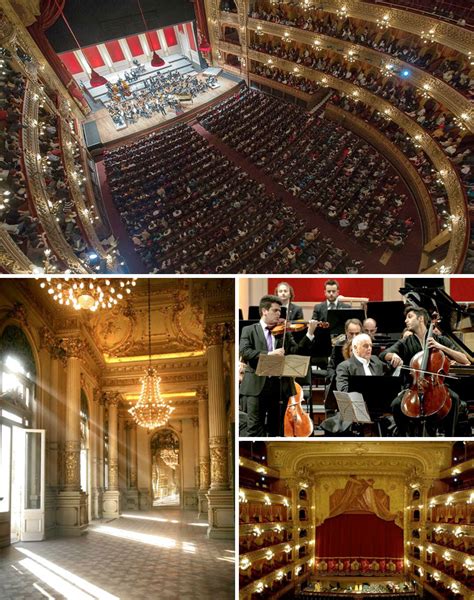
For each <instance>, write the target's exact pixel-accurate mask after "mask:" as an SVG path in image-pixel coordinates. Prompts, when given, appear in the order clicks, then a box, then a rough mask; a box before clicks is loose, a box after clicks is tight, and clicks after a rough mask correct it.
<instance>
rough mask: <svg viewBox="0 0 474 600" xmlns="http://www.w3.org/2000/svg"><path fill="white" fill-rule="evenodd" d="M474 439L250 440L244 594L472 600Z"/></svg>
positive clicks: (244, 489)
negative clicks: (364, 440) (401, 441)
mask: <svg viewBox="0 0 474 600" xmlns="http://www.w3.org/2000/svg"><path fill="white" fill-rule="evenodd" d="M473 475H474V446H473V444H472V442H445V441H443V442H406V443H394V442H348V441H346V442H337V441H333V442H311V441H309V442H294V443H288V442H274V441H272V442H266V443H265V442H262V441H260V442H241V443H240V488H239V523H240V525H239V596H240V598H241V600H250V599H256V598H297V599H301V600H313V599H314V600H317V599H320V600H332V599H336V598H339V597H341V598H351V599H352V598H363V599H364V600H370V599H374V600H382V599H384V598H386V599H387V600H397V599H399V598H400V599H405V600H416V599H418V598H425V599H429V600H431V599H435V600H444V599H449V600H454V599H457V600H461V599H464V600H467V599H469V598H472V586H473V572H474V561H473V543H474V531H473V526H472V523H473V521H474V512H473V506H474V477H473Z"/></svg>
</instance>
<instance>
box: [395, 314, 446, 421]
mask: <svg viewBox="0 0 474 600" xmlns="http://www.w3.org/2000/svg"><path fill="white" fill-rule="evenodd" d="M438 321H439V319H438V316H437V315H436V313H435V314H434V315H433V319H432V321H431V324H430V327H429V329H428V333H427V334H426V340H428V338H430V337H432V336H433V329H434V327H435V325H436V324H437V323H438ZM450 362H451V361H450V359H449V358H448V357H447V356H446V355H445V354H444V352H443V351H442V350H438V348H429V347H428V344H427V343H425V347H424V349H423V350H421V351H420V352H417V353H416V354H415V356H413V358H412V359H411V361H410V370H411V374H412V377H413V383H412V384H411V386H410V387H409V388H408V389H407V390H405V392H404V394H403V396H402V400H401V410H402V412H403V414H404V415H406V416H407V417H411V418H413V419H419V418H426V417H435V418H436V419H438V420H441V419H444V417H446V415H447V414H448V413H449V411H450V410H451V405H452V400H451V396H450V394H449V390H448V388H447V387H446V385H445V384H444V378H445V376H447V375H448V371H449V366H450Z"/></svg>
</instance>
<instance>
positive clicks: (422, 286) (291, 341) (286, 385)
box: [239, 279, 474, 438]
mask: <svg viewBox="0 0 474 600" xmlns="http://www.w3.org/2000/svg"><path fill="white" fill-rule="evenodd" d="M307 281H308V280H307ZM430 281H431V280H430ZM430 281H428V280H425V281H423V280H414V281H410V280H406V281H405V285H404V286H403V287H401V288H400V289H399V294H400V297H401V298H402V299H401V300H397V301H393V300H391V301H379V300H377V301H371V299H370V298H369V297H365V296H364V297H359V296H358V297H354V296H347V295H344V296H343V295H342V294H341V293H340V285H339V282H338V281H336V280H334V279H328V280H327V281H325V282H324V285H323V294H324V299H323V300H322V301H321V302H317V303H315V305H314V308H313V311H312V315H311V318H310V319H306V320H305V318H304V311H303V308H302V306H300V305H299V304H296V303H295V302H294V300H295V294H294V289H293V287H292V285H291V284H290V283H288V282H285V281H281V282H279V283H278V284H277V285H276V287H275V289H274V290H271V291H273V293H268V294H264V295H263V296H261V298H260V301H259V304H258V306H257V305H249V307H248V313H249V314H248V319H246V320H244V319H243V318H242V317H243V314H241V319H240V328H239V329H240V331H239V334H240V422H239V427H240V436H241V437H252V438H254V437H267V436H268V437H279V436H285V437H309V436H362V437H365V436H389V437H405V436H421V437H432V436H445V437H455V436H471V435H472V425H473V423H472V420H470V414H472V413H474V389H473V388H474V386H473V383H474V366H473V362H474V351H473V350H474V344H473V343H472V335H471V334H472V332H473V331H474V327H473V326H474V309H473V307H471V306H470V305H468V304H459V303H458V302H456V301H455V300H453V298H451V296H449V294H447V293H446V292H445V291H444V287H443V280H442V279H439V280H434V281H431V282H430ZM305 308H306V310H307V311H308V315H309V307H305ZM241 313H242V311H241Z"/></svg>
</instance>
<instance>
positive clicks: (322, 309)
mask: <svg viewBox="0 0 474 600" xmlns="http://www.w3.org/2000/svg"><path fill="white" fill-rule="evenodd" d="M350 307H351V305H350V304H346V303H345V302H338V303H337V304H336V310H339V309H340V308H350ZM312 318H313V319H314V320H315V321H327V320H328V304H327V302H326V300H325V301H324V302H321V303H320V304H315V305H314V309H313V316H312Z"/></svg>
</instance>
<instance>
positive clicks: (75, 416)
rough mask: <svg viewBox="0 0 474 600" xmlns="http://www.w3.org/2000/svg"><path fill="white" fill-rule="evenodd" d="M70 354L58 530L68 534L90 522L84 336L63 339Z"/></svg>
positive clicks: (75, 533) (79, 531)
mask: <svg viewBox="0 0 474 600" xmlns="http://www.w3.org/2000/svg"><path fill="white" fill-rule="evenodd" d="M60 345H61V349H62V350H63V351H64V352H65V355H66V421H65V432H64V450H63V453H62V456H63V468H64V480H63V485H62V486H61V487H62V488H63V489H62V490H61V491H60V492H59V497H58V511H57V519H58V530H59V533H61V534H65V535H80V534H81V533H83V532H84V530H85V528H86V527H87V523H88V516H87V512H88V511H87V495H86V494H85V493H84V492H82V491H81V471H80V452H81V425H80V424H81V421H80V411H81V363H80V361H81V358H80V357H81V356H83V355H84V352H85V349H86V347H85V343H84V341H83V340H82V339H80V338H64V339H62V340H61V341H60Z"/></svg>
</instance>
